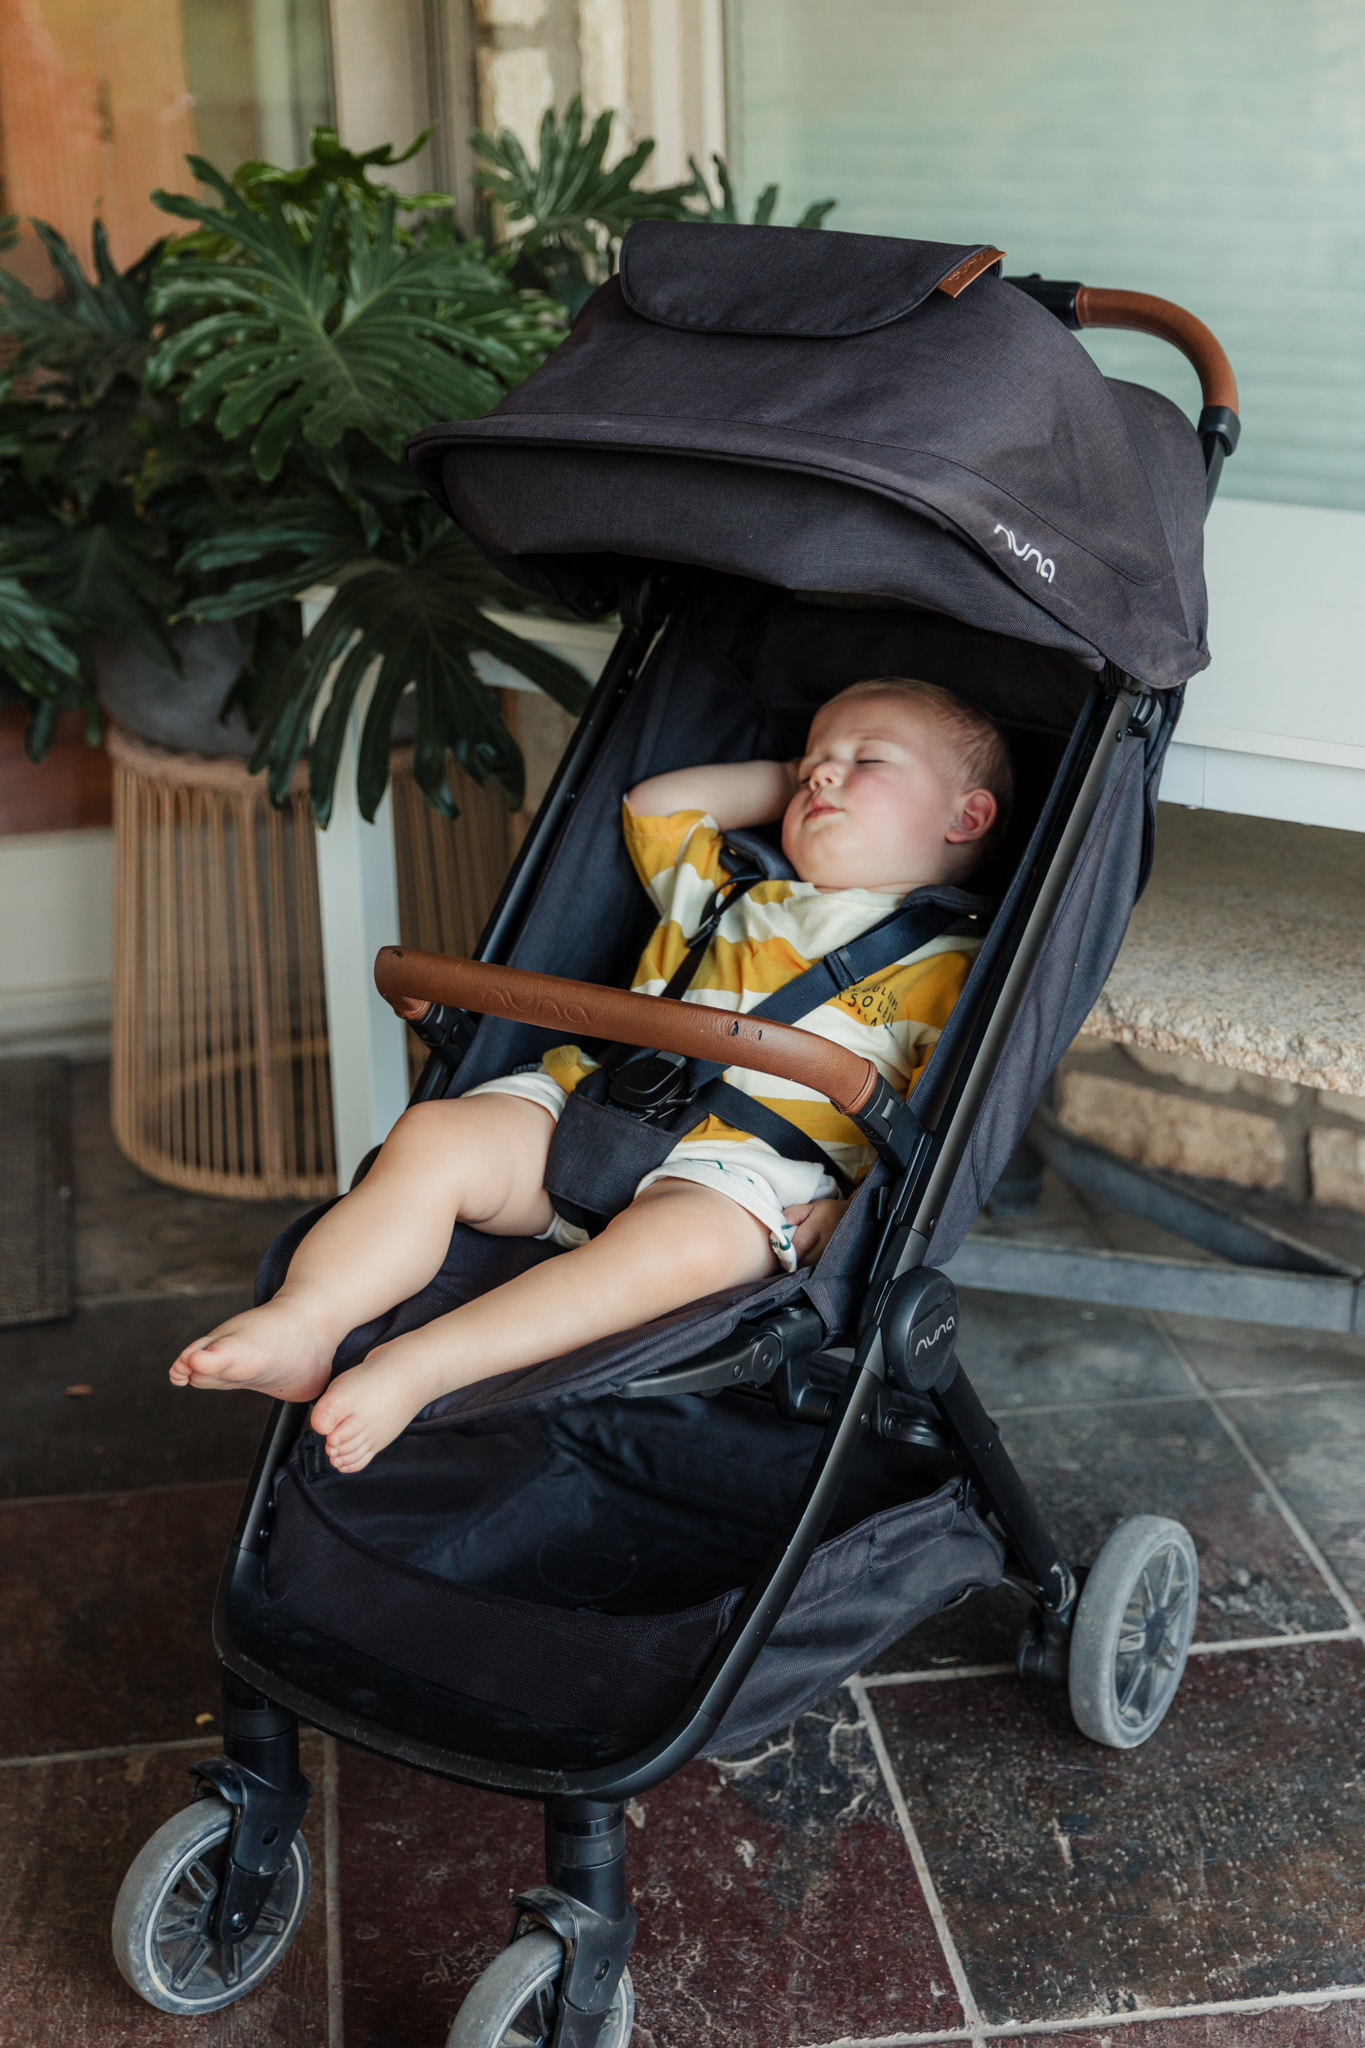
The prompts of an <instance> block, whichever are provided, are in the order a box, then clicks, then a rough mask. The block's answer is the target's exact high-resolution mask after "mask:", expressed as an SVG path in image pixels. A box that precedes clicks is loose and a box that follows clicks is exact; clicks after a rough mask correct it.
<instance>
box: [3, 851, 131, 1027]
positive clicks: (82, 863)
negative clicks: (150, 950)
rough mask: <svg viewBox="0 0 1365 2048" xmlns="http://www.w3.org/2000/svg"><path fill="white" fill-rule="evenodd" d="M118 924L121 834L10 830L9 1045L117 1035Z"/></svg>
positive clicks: (6, 870) (6, 923)
mask: <svg viewBox="0 0 1365 2048" xmlns="http://www.w3.org/2000/svg"><path fill="white" fill-rule="evenodd" d="M113 922H114V835H113V833H112V832H107V831H105V832H30V833H21V834H18V835H15V836H14V837H9V838H0V1052H28V1051H34V1052H59V1051H66V1050H75V1049H79V1048H81V1047H89V1048H93V1047H95V1046H98V1045H100V1044H101V1043H103V1042H104V1041H105V1040H106V1039H107V1037H108V1028H109V1017H110V1012H111V1008H112V977H113V951H114V947H113Z"/></svg>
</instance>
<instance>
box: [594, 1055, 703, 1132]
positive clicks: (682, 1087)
mask: <svg viewBox="0 0 1365 2048" xmlns="http://www.w3.org/2000/svg"><path fill="white" fill-rule="evenodd" d="M688 1066H689V1061H688V1060H687V1058H686V1056H685V1055H684V1054H683V1053H680V1052H638V1053H636V1054H635V1056H634V1057H633V1058H632V1059H627V1060H622V1061H621V1063H620V1065H619V1066H617V1067H615V1068H614V1069H613V1071H612V1076H611V1081H610V1083H609V1084H608V1087H607V1096H608V1099H609V1100H610V1101H611V1102H614V1103H615V1104H616V1106H617V1108H618V1109H626V1110H629V1111H630V1112H631V1114H632V1115H633V1116H638V1117H640V1118H641V1119H642V1120H643V1121H644V1122H646V1123H653V1122H655V1121H657V1119H658V1118H660V1117H662V1116H663V1115H664V1114H665V1113H666V1112H667V1111H669V1110H672V1109H680V1108H681V1107H682V1106H683V1104H684V1103H687V1102H690V1101H691V1099H692V1090H691V1089H690V1088H689V1087H688Z"/></svg>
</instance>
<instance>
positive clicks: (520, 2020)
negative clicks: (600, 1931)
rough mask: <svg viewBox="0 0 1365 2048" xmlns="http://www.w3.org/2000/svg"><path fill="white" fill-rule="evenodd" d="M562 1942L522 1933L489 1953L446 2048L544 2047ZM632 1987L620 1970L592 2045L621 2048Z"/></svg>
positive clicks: (631, 2013) (631, 2020)
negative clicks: (497, 1951)
mask: <svg viewBox="0 0 1365 2048" xmlns="http://www.w3.org/2000/svg"><path fill="white" fill-rule="evenodd" d="M563 1968H564V1945H563V1943H562V1942H561V1941H560V1939H559V1936H558V1935H557V1934H551V1933H549V1931H548V1930H544V1931H540V1930H538V1931H537V1932H536V1933H534V1934H524V1935H523V1936H522V1938H521V1940H520V1941H514V1942H513V1943H512V1946H511V1947H510V1948H505V1949H504V1950H503V1952H502V1954H501V1955H499V1956H495V1957H494V1958H493V1960H492V1962H491V1963H490V1964H489V1965H488V1968H487V1969H486V1970H485V1971H484V1973H483V1975H482V1976H481V1977H480V1978H479V1980H478V1982H477V1983H476V1984H475V1986H474V1988H473V1990H472V1991H471V1992H470V1994H469V1996H468V1997H467V1998H466V2000H465V2002H464V2004H463V2005H462V2006H461V2007H460V2010H459V2012H458V2013H457V2014H456V2016H455V2024H454V2026H453V2027H452V2028H451V2030H450V2032H449V2034H448V2035H447V2036H446V2048H549V2043H550V2039H551V2037H552V2035H553V2033H554V2029H555V2006H556V2004H557V2002H558V1998H559V1979H560V1973H561V1972H562V1970H563ZM634 2027H635V1988H634V1986H633V1985H632V1983H631V1981H630V1971H629V1970H626V1971H624V1972H623V1973H622V1976H621V1981H620V1983H619V1984H618V1985H617V1987H616V1996H615V1998H614V1999H613V2000H612V2004H611V2011H610V2012H609V2013H608V2014H607V2018H606V2023H605V2025H604V2026H603V2028H602V2031H601V2033H600V2034H599V2036H598V2048H627V2044H628V2043H629V2041H630V2037H631V2034H632V2032H633V2031H634Z"/></svg>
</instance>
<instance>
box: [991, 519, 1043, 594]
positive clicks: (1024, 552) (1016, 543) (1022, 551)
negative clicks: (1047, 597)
mask: <svg viewBox="0 0 1365 2048" xmlns="http://www.w3.org/2000/svg"><path fill="white" fill-rule="evenodd" d="M995 531H996V533H1003V534H1004V536H1005V539H1006V540H1007V541H1008V542H1009V544H1010V552H1011V554H1015V555H1018V557H1019V559H1020V561H1021V562H1023V563H1025V564H1027V563H1029V562H1032V564H1033V566H1034V569H1035V570H1036V571H1037V573H1038V575H1040V576H1041V577H1042V579H1043V581H1044V583H1051V581H1052V579H1053V577H1054V576H1055V575H1056V574H1057V564H1056V563H1055V562H1054V561H1053V559H1052V557H1051V555H1045V554H1044V553H1043V551H1042V549H1041V548H1035V547H1032V546H1031V545H1030V544H1029V542H1028V541H1026V540H1020V539H1019V538H1018V537H1017V536H1016V534H1015V531H1014V528H1013V527H1012V526H1002V525H1001V524H1000V522H999V520H997V521H996V524H995Z"/></svg>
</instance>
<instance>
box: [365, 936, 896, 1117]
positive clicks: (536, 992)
mask: <svg viewBox="0 0 1365 2048" xmlns="http://www.w3.org/2000/svg"><path fill="white" fill-rule="evenodd" d="M374 980H375V987H376V988H377V989H378V990H379V993H380V995H382V996H383V997H384V999H385V1001H386V1002H388V1003H390V1004H392V1006H393V1008H394V1009H395V1010H396V1011H397V1012H398V1014H399V1016H400V1017H402V1018H404V1019H405V1021H407V1022H408V1023H415V1022H419V1021H420V1020H421V1019H422V1018H423V1017H424V1016H425V1015H426V1012H427V1011H428V1009H429V1008H430V1007H431V1006H432V1005H433V1004H435V1003H442V1004H448V1005H450V1007H451V1008H452V1009H459V1010H473V1011H476V1012H479V1013H481V1014H483V1015H485V1016H491V1017H511V1018H514V1019H516V1021H517V1022H518V1023H522V1024H537V1025H542V1026H545V1027H548V1028H549V1029H551V1030H555V1031H566V1032H569V1033H577V1034H581V1036H582V1037H584V1038H590V1039H591V1038H607V1039H611V1040H613V1041H615V1042H616V1043H618V1044H622V1045H641V1046H649V1047H650V1048H651V1049H653V1050H654V1051H656V1052H673V1053H680V1054H682V1055H683V1057H684V1058H687V1059H700V1060H716V1061H719V1062H720V1063H721V1064H722V1065H723V1066H727V1067H752V1068H755V1069H756V1070H757V1071H758V1072H759V1073H761V1074H777V1075H780V1076H781V1077H782V1079H783V1080H787V1081H796V1082H799V1083H800V1084H801V1086H803V1087H806V1088H811V1089H814V1091H815V1092H816V1094H817V1095H823V1096H824V1097H825V1098H826V1099H827V1100H828V1101H829V1102H832V1103H833V1105H834V1107H835V1108H836V1109H839V1110H842V1111H843V1113H844V1114H845V1116H856V1115H857V1114H858V1112H859V1111H860V1110H861V1109H863V1108H864V1107H865V1106H866V1105H867V1104H868V1102H869V1100H870V1098H871V1096H872V1094H873V1091H874V1090H875V1088H876V1085H877V1080H878V1074H877V1069H876V1068H875V1067H874V1066H873V1064H872V1062H871V1061H870V1060H865V1059H863V1058H861V1057H860V1055H859V1054H857V1053H855V1052H849V1051H847V1050H846V1049H845V1048H844V1047H843V1046H840V1045H832V1044H831V1043H830V1041H829V1040H828V1039H827V1038H818V1037H817V1036H816V1035H815V1033H814V1032H813V1031H803V1030H801V1028H800V1026H799V1025H795V1024H774V1023H772V1022H770V1021H769V1019H767V1018H765V1017H741V1016H738V1015H736V1013H735V1012H734V1011H733V1010H712V1009H707V1008H704V1007H703V1006H702V1005H701V1004H699V1003H681V1002H675V1001H673V1000H671V999H670V998H668V997H665V996H639V995H632V994H630V993H629V992H628V991H627V990H625V989H619V988H602V987H599V986H598V985H597V983H595V982H591V981H566V980H564V979H563V978H562V977H561V976H559V975H557V974H534V973H531V972H530V971H528V970H527V969H526V968H522V967H493V966H489V965H488V963H487V962H485V961H482V960H461V959H458V958H456V957H454V956H452V955H450V954H446V953H422V952H418V951H416V950H415V949H414V948H412V947H409V946H384V947H382V948H381V949H380V952H379V954H378V956H377V957H376V959H375V963H374Z"/></svg>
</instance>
